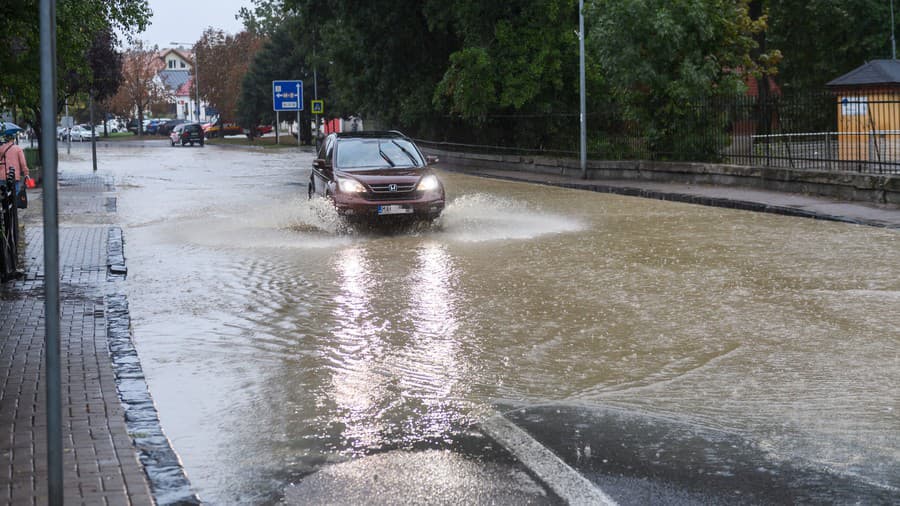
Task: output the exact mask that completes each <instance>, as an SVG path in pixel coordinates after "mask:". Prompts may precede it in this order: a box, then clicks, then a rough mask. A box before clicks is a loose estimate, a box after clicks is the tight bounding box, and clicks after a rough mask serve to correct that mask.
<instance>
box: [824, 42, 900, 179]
mask: <svg viewBox="0 0 900 506" xmlns="http://www.w3.org/2000/svg"><path fill="white" fill-rule="evenodd" d="M825 86H826V87H827V88H828V89H829V90H830V91H831V92H832V93H834V94H835V95H836V96H837V98H838V100H837V102H838V103H837V108H838V111H837V118H838V119H837V129H838V155H839V158H840V159H841V160H872V161H881V162H883V161H892V160H898V159H900V60H872V61H870V62H868V63H866V64H864V65H861V66H859V67H857V68H855V69H853V70H851V71H850V72H848V73H846V74H844V75H842V76H840V77H838V78H836V79H833V80H831V81H829V82H828V83H827V84H826V85H825Z"/></svg>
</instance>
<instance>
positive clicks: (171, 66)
mask: <svg viewBox="0 0 900 506" xmlns="http://www.w3.org/2000/svg"><path fill="white" fill-rule="evenodd" d="M169 68H170V69H174V68H175V60H169Z"/></svg>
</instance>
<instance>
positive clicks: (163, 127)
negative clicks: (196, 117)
mask: <svg viewBox="0 0 900 506" xmlns="http://www.w3.org/2000/svg"><path fill="white" fill-rule="evenodd" d="M185 123H187V120H183V119H170V120H169V121H166V122H165V123H160V124H159V129H158V130H157V133H158V134H159V135H169V134H171V133H172V130H173V129H174V128H175V127H176V126H178V125H183V124H185Z"/></svg>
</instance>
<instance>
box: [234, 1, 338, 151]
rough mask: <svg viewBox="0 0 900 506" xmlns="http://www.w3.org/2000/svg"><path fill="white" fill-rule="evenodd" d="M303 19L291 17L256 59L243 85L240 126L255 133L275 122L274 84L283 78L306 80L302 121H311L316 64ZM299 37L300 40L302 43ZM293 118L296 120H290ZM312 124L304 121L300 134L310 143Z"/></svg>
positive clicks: (321, 84) (323, 90) (322, 86)
mask: <svg viewBox="0 0 900 506" xmlns="http://www.w3.org/2000/svg"><path fill="white" fill-rule="evenodd" d="M302 25H303V20H302V19H301V18H300V17H299V16H291V17H289V18H287V19H286V20H285V21H284V22H283V23H282V24H281V25H280V26H279V27H278V29H276V30H275V31H274V33H272V36H271V39H269V40H268V41H266V42H264V43H263V44H262V46H261V48H260V50H259V52H257V53H256V56H255V57H254V58H253V61H252V63H251V64H250V67H249V69H248V71H247V73H246V74H245V75H244V77H243V79H242V82H241V91H240V97H239V99H238V108H237V120H238V123H239V124H240V125H241V126H242V127H244V128H247V129H248V130H250V132H251V133H252V132H253V127H255V126H256V125H259V124H261V123H273V122H274V121H275V113H274V111H273V110H272V81H275V80H279V79H299V80H302V81H304V100H305V102H306V103H305V105H304V112H303V113H302V114H301V117H302V118H307V119H308V118H309V110H310V107H309V101H310V100H311V99H312V98H313V90H312V86H310V82H311V81H312V80H313V69H314V65H313V64H311V63H310V61H313V58H312V53H313V51H312V50H308V49H307V48H308V47H309V46H305V45H304V44H309V43H310V42H309V41H308V40H306V39H304V38H303V37H302V36H301V34H305V31H304V30H302V28H301V27H302ZM298 37H300V39H299V40H298ZM321 77H322V76H320V79H319V88H320V90H321V91H320V92H321V93H322V94H323V95H324V94H326V90H327V83H326V82H325V80H324V79H322V78H321ZM287 119H289V120H290V119H292V118H287ZM308 125H309V121H302V122H301V128H300V135H301V136H302V137H303V139H304V140H305V141H306V142H309V141H310V140H311V135H310V129H309V126H308Z"/></svg>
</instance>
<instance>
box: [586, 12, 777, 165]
mask: <svg viewBox="0 0 900 506" xmlns="http://www.w3.org/2000/svg"><path fill="white" fill-rule="evenodd" d="M590 18H591V19H592V27H591V29H590V32H589V39H588V42H589V44H590V53H591V54H593V55H596V59H597V63H598V65H599V66H600V68H601V69H602V71H603V72H604V73H605V74H606V77H607V79H608V81H609V84H610V86H611V89H612V92H613V94H614V96H615V97H616V99H617V101H619V102H620V103H622V104H623V105H624V106H625V108H626V109H625V112H626V114H627V115H628V116H629V117H630V118H631V119H633V120H637V121H638V122H639V123H640V124H641V125H644V129H643V130H644V131H643V134H644V135H645V136H646V137H647V140H648V143H649V147H650V150H651V152H655V153H663V154H664V156H670V157H675V158H681V157H691V158H696V157H697V156H698V154H697V150H699V151H701V152H703V153H701V156H706V157H714V156H716V155H715V152H714V150H713V146H714V143H712V142H711V143H709V145H707V146H705V147H704V146H702V145H700V143H702V138H708V139H710V141H712V140H713V139H712V138H711V137H704V136H706V134H707V133H708V132H709V131H716V127H717V125H711V124H709V123H708V122H705V121H704V118H702V117H698V116H697V115H696V114H695V108H694V107H695V106H696V105H697V102H698V101H705V100H707V99H709V98H711V97H715V96H726V95H733V94H737V93H741V92H742V91H743V90H744V79H745V77H746V76H748V75H754V74H757V73H758V72H759V71H760V70H761V69H763V68H765V69H767V70H769V71H771V70H772V67H773V66H774V65H775V64H776V63H777V61H778V58H779V54H778V53H777V52H771V53H765V54H758V51H756V49H757V42H756V40H755V38H754V37H755V36H756V34H758V33H759V32H760V31H761V30H763V29H764V28H765V18H761V19H757V20H752V19H751V18H750V16H749V11H748V2H747V1H746V0H599V1H597V2H595V3H594V4H593V5H592V7H591V10H590ZM754 54H755V55H756V57H755V58H754ZM709 119H713V118H709ZM692 136H696V138H695V137H692ZM683 148H684V149H689V150H690V151H691V152H690V154H688V153H684V152H682V149H683Z"/></svg>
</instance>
